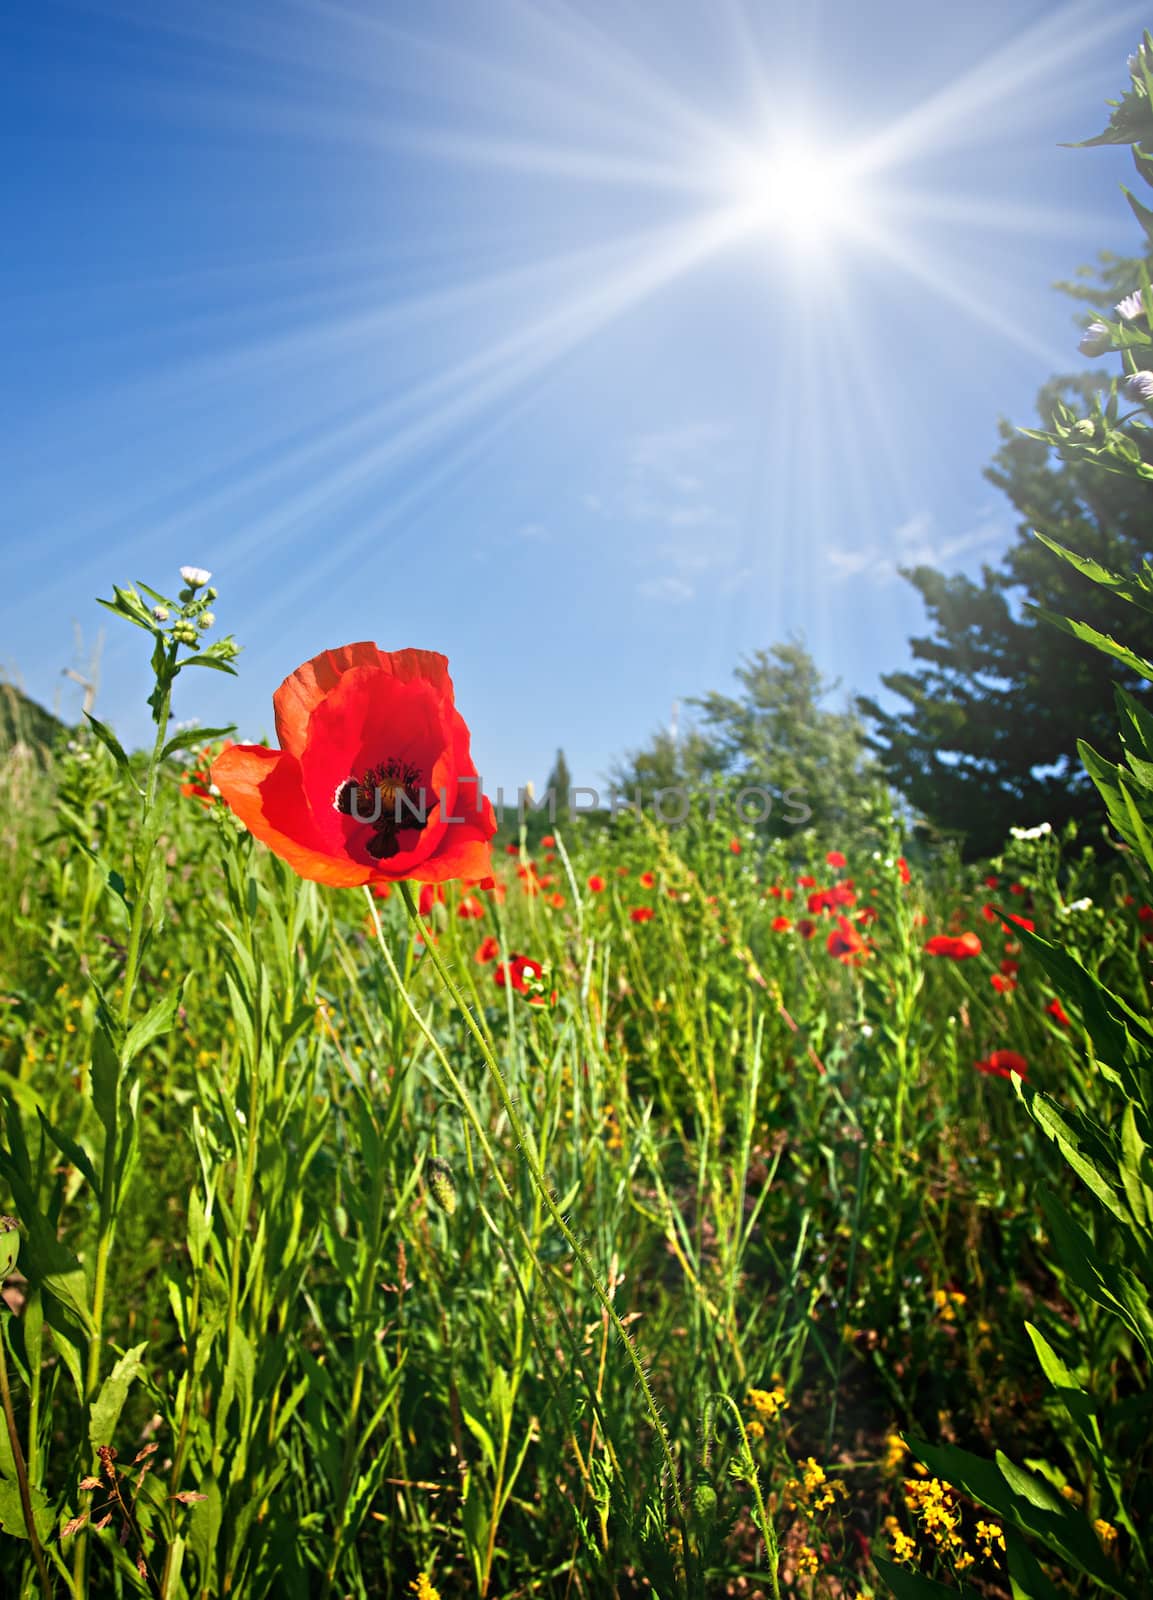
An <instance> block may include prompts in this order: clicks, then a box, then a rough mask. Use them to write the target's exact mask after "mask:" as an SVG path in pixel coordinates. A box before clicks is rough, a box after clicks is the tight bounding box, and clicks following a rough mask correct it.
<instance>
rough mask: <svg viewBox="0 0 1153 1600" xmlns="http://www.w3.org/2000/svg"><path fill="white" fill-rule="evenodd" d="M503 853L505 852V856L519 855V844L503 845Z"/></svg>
mask: <svg viewBox="0 0 1153 1600" xmlns="http://www.w3.org/2000/svg"><path fill="white" fill-rule="evenodd" d="M504 853H505V855H506V856H519V855H520V845H519V844H506V845H505V847H504Z"/></svg>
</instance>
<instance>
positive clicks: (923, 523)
mask: <svg viewBox="0 0 1153 1600" xmlns="http://www.w3.org/2000/svg"><path fill="white" fill-rule="evenodd" d="M1007 531H1008V530H1007V528H1006V525H1005V524H1004V522H1002V521H1000V520H999V519H998V518H996V517H994V516H988V517H986V518H984V519H983V520H982V521H981V522H979V523H977V525H976V526H975V527H972V528H968V529H966V530H965V531H964V532H963V533H957V534H951V535H945V534H942V533H941V532H940V530H939V529H938V528H937V523H936V518H935V517H934V515H933V513H932V512H929V511H918V512H917V513H916V514H915V515H913V516H911V517H908V518H907V519H906V520H905V521H904V522H902V523H901V524H900V525H899V526H898V527H896V528H894V529H893V532H892V535H891V537H890V539H889V540H888V542H887V543H886V544H883V545H882V544H870V545H865V546H863V547H861V548H858V549H855V550H852V549H848V548H846V547H845V546H843V545H842V546H838V545H834V546H833V547H832V548H831V549H830V550H828V551H827V552H826V557H825V559H826V561H827V562H828V565H829V567H830V569H831V571H832V574H833V577H834V578H836V579H839V580H841V581H846V580H848V579H850V578H859V577H868V578H870V579H871V580H872V582H873V583H875V584H881V585H884V584H889V583H892V582H894V581H895V579H896V578H898V577H899V575H900V571H899V569H900V568H901V567H947V566H949V565H950V564H951V563H955V562H956V561H957V560H958V558H959V557H961V556H966V555H969V554H971V553H972V552H973V551H974V550H981V549H984V548H985V547H987V546H989V545H991V544H995V543H1000V542H1001V541H1003V540H1004V539H1005V537H1006V535H1007Z"/></svg>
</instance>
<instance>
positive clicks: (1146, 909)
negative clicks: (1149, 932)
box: [1137, 906, 1153, 922]
mask: <svg viewBox="0 0 1153 1600" xmlns="http://www.w3.org/2000/svg"><path fill="white" fill-rule="evenodd" d="M1151 919H1153V906H1141V907H1140V908H1139V910H1138V912H1137V921H1138V922H1148V921H1150V920H1151Z"/></svg>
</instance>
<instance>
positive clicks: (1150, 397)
mask: <svg viewBox="0 0 1153 1600" xmlns="http://www.w3.org/2000/svg"><path fill="white" fill-rule="evenodd" d="M1125 393H1126V394H1127V395H1128V396H1129V398H1130V400H1139V401H1140V402H1141V404H1142V405H1148V404H1149V403H1150V401H1153V372H1131V373H1130V374H1129V376H1128V377H1127V378H1126V379H1125Z"/></svg>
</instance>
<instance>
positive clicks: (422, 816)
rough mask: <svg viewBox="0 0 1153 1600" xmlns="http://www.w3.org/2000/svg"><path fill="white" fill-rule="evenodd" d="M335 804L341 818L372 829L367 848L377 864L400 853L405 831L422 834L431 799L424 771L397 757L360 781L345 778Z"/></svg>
mask: <svg viewBox="0 0 1153 1600" xmlns="http://www.w3.org/2000/svg"><path fill="white" fill-rule="evenodd" d="M332 803H333V806H334V807H335V809H336V810H337V811H339V812H340V814H341V816H343V817H351V818H352V819H353V821H354V822H362V823H364V825H365V826H366V827H369V828H371V829H372V837H371V839H369V841H368V845H367V847H366V848H367V850H368V853H369V855H370V856H372V857H374V858H375V859H376V860H377V861H387V860H388V859H389V858H390V857H391V856H395V855H398V854H399V853H400V840H399V838H398V835H399V833H400V832H401V830H402V829H411V830H412V831H413V832H415V833H420V832H421V830H422V829H423V828H424V827H425V826H426V825H427V823H428V810H429V804H428V796H427V793H426V791H425V788H424V785H423V784H422V783H421V770H420V768H419V767H416V766H413V765H412V763H411V762H407V761H398V760H397V759H396V757H395V756H390V757H389V758H388V760H387V761H381V762H378V763H377V765H376V766H374V767H370V768H369V769H368V771H367V772H366V773H365V774H364V776H363V777H361V778H345V779H344V780H343V781H342V782H341V783H339V784H338V785H337V789H336V793H335V794H334V795H333V798H332ZM435 803H436V802H435V799H434V800H433V804H434V805H435Z"/></svg>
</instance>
